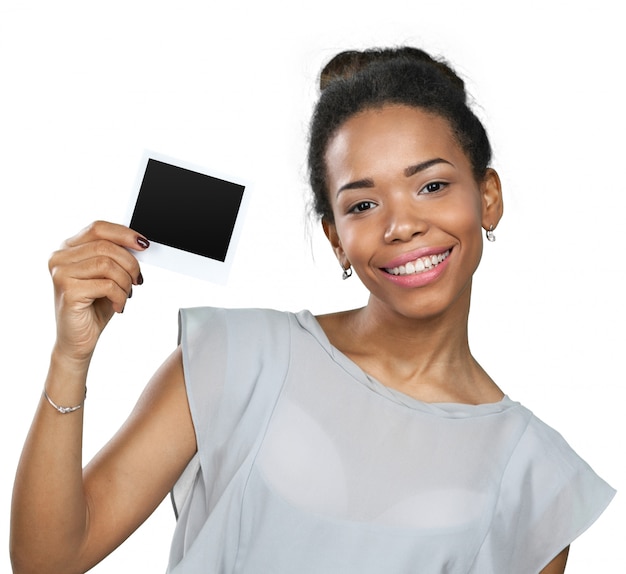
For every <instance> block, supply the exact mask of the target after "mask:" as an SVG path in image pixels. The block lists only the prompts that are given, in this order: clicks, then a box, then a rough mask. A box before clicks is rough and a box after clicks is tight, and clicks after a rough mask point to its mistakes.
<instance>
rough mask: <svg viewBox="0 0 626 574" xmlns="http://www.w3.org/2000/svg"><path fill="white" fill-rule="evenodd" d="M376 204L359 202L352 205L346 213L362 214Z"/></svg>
mask: <svg viewBox="0 0 626 574" xmlns="http://www.w3.org/2000/svg"><path fill="white" fill-rule="evenodd" d="M375 205H376V204H375V203H374V202H373V201H359V203H357V204H355V205H353V206H352V207H351V208H350V209H349V210H348V213H363V212H364V211H367V210H368V209H372V207H374V206H375Z"/></svg>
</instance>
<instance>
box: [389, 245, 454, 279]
mask: <svg viewBox="0 0 626 574" xmlns="http://www.w3.org/2000/svg"><path fill="white" fill-rule="evenodd" d="M449 255H450V250H449V249H447V250H446V251H444V252H443V253H435V254H433V255H425V256H422V257H416V258H415V259H412V260H409V261H407V262H406V263H404V264H401V265H396V266H394V267H384V268H383V269H384V270H385V271H386V272H387V273H389V274H390V275H416V274H418V273H424V272H425V271H428V270H430V269H432V268H433V267H437V266H438V265H439V264H440V263H442V262H443V261H445V260H446V259H447V257H448V256H449Z"/></svg>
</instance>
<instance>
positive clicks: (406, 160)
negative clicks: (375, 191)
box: [326, 105, 469, 179]
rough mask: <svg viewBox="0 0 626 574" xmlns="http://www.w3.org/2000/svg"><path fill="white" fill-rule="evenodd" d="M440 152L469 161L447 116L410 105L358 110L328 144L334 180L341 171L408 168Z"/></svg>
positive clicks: (456, 161)
mask: <svg viewBox="0 0 626 574" xmlns="http://www.w3.org/2000/svg"><path fill="white" fill-rule="evenodd" d="M436 157H439V158H442V159H446V160H447V161H450V162H451V163H453V164H454V165H459V166H460V165H463V166H466V165H467V166H469V161H468V160H467V158H466V157H465V154H464V153H463V151H462V150H461V148H460V146H459V144H458V141H457V139H456V137H455V136H454V134H453V132H452V128H451V127H450V124H449V122H448V121H447V120H446V119H444V118H442V117H441V116H438V115H436V114H434V113H430V112H427V111H425V110H423V109H420V108H413V107H409V106H405V105H385V106H383V107H380V108H372V109H367V110H364V111H362V112H359V113H358V114H356V115H354V116H352V117H351V118H349V119H348V120H346V122H344V124H342V126H341V127H340V128H339V129H338V130H337V132H336V133H335V134H334V135H333V137H332V138H331V139H330V141H329V144H328V147H327V148H326V165H327V168H328V175H329V177H330V178H331V179H332V178H333V174H334V173H335V174H336V173H337V172H338V171H339V172H343V171H345V170H349V171H357V172H359V174H361V172H363V171H371V172H376V171H377V170H378V169H380V168H383V167H384V169H385V170H389V169H394V168H395V167H397V168H398V169H401V170H404V169H405V168H406V167H407V166H408V165H412V164H414V163H416V162H420V161H425V160H429V159H433V158H436ZM368 175H369V174H368Z"/></svg>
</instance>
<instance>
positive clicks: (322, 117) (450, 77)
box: [308, 47, 491, 221]
mask: <svg viewBox="0 0 626 574" xmlns="http://www.w3.org/2000/svg"><path fill="white" fill-rule="evenodd" d="M320 89H321V90H322V93H321V95H320V99H319V101H318V102H317V105H316V106H315V110H314V112H313V118H312V120H311V127H310V134H309V156H308V163H309V181H310V184H311V188H312V190H313V196H314V197H313V199H314V203H313V208H314V210H315V212H316V213H317V214H318V216H320V217H322V218H324V219H327V220H328V221H333V212H332V208H331V205H330V199H329V196H328V189H327V184H326V161H325V154H326V148H327V146H328V143H329V141H330V139H331V138H332V137H333V135H334V134H335V133H336V131H337V130H338V129H339V128H340V127H341V125H343V123H344V122H345V121H346V120H348V119H349V118H351V117H352V116H354V115H355V114H357V113H358V112H361V111H363V110H366V109H371V108H377V107H381V106H383V105H385V104H403V105H407V106H411V107H417V108H422V109H424V110H426V111H428V112H432V113H434V114H436V115H438V116H441V117H442V118H444V119H446V120H447V121H448V122H449V123H450V126H451V128H452V131H453V133H454V135H455V136H456V138H457V140H458V142H459V145H460V146H461V148H462V149H463V151H464V152H465V153H466V154H467V157H468V158H469V160H470V163H471V165H472V170H473V172H474V177H475V178H476V179H477V180H481V179H482V178H483V177H484V175H485V172H486V170H487V167H488V166H489V162H490V161H491V145H490V144H489V138H488V137H487V132H486V131H485V128H484V127H483V125H482V124H481V122H480V120H479V119H478V118H477V117H476V115H475V114H474V113H473V112H472V110H471V109H470V108H469V106H468V103H467V94H466V92H465V84H464V82H463V80H462V79H461V78H459V77H458V76H457V74H456V73H455V72H454V70H453V69H452V68H451V67H450V66H449V65H448V64H446V63H445V62H443V61H437V60H435V59H433V58H432V57H431V56H430V55H428V54H427V53H426V52H424V51H422V50H419V49H417V48H411V47H401V48H389V49H371V50H365V51H362V52H358V51H347V52H341V53H340V54H338V55H337V56H335V57H334V58H333V59H332V60H331V61H330V62H329V63H328V64H327V65H326V66H325V67H324V69H323V70H322V73H321V76H320Z"/></svg>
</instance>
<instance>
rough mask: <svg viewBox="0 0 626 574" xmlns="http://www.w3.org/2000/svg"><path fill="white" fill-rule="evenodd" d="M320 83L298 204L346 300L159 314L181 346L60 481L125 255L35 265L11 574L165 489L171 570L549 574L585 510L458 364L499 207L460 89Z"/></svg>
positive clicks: (126, 284) (89, 540) (518, 410)
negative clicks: (354, 290) (294, 310)
mask: <svg viewBox="0 0 626 574" xmlns="http://www.w3.org/2000/svg"><path fill="white" fill-rule="evenodd" d="M321 83H322V95H321V97H320V101H319V102H318V104H317V107H316V110H315V113H314V117H313V121H312V124H311V141H310V150H309V168H310V178H311V185H312V188H313V191H314V196H315V207H316V210H317V212H318V214H319V216H320V218H321V220H322V224H323V227H324V231H325V233H326V235H327V237H328V239H329V242H330V243H331V246H332V248H333V250H334V252H335V254H336V256H337V259H338V261H339V263H340V265H341V267H342V268H343V276H344V278H347V277H349V276H350V275H351V274H352V272H353V271H354V272H355V273H356V274H357V275H358V276H359V278H360V279H361V281H362V282H363V283H364V284H365V286H366V287H367V288H368V290H369V291H370V298H369V301H368V303H367V305H366V306H365V307H363V308H361V309H353V310H349V311H345V312H341V313H334V314H330V315H324V316H320V317H313V316H312V315H311V314H310V313H308V312H306V311H303V312H300V313H298V314H291V313H281V312H278V311H267V310H223V309H191V310H183V311H181V331H180V343H181V344H180V345H179V347H178V348H177V349H176V350H175V351H174V353H173V354H172V355H171V356H170V357H169V358H168V359H167V360H166V361H165V363H164V364H163V366H162V367H161V368H160V370H159V371H158V372H157V373H156V374H155V375H154V377H153V379H152V380H151V381H150V383H149V384H148V386H147V388H146V390H145V392H144V393H143V395H142V397H141V399H140V400H139V402H138V405H137V407H136V408H135V410H134V412H133V413H132V415H131V416H130V418H129V420H128V421H127V423H126V424H125V425H124V426H123V427H122V429H120V431H119V432H118V433H117V435H116V436H115V437H114V438H113V439H112V440H111V442H110V443H109V444H107V445H106V446H105V447H104V448H103V450H102V451H101V452H100V453H99V454H98V455H97V456H96V457H95V458H94V460H92V461H91V462H90V463H89V464H88V465H87V466H86V468H85V469H84V471H83V469H82V462H81V437H82V414H83V409H82V408H81V406H82V405H83V402H84V400H85V394H86V386H85V381H86V376H87V370H88V365H89V361H90V358H91V356H92V353H93V350H94V347H95V345H96V341H97V339H98V337H99V335H100V333H101V332H102V329H103V328H104V326H105V325H106V324H107V322H108V321H109V319H110V318H111V316H112V315H113V314H114V313H115V312H117V313H121V312H122V311H123V310H124V306H125V304H126V301H127V299H128V298H129V297H130V296H131V294H132V288H133V286H136V285H141V284H142V282H143V280H142V276H141V272H140V269H139V266H138V264H137V261H136V259H135V258H134V257H133V256H132V255H131V253H130V251H129V250H139V251H140V250H144V249H148V248H149V243H148V240H147V239H146V238H145V237H143V236H141V235H139V234H137V233H136V232H134V231H133V230H131V229H128V228H125V227H122V226H119V225H114V224H108V223H103V222H98V223H95V224H93V225H91V226H90V227H88V228H87V229H85V230H83V231H82V232H80V233H79V234H78V235H76V236H75V237H73V238H71V239H69V240H68V241H67V242H66V244H65V245H64V247H63V249H61V250H60V251H58V252H57V253H55V254H54V255H53V256H52V258H51V260H50V270H51V273H52V277H53V281H54V286H55V294H56V314H57V315H56V316H57V325H58V327H57V339H56V343H55V346H54V350H53V353H52V360H51V365H50V371H49V374H48V378H47V380H46V382H45V391H44V395H43V396H42V399H41V402H40V404H39V407H38V410H37V414H36V416H35V420H34V423H33V426H32V429H31V431H30V434H29V437H28V439H27V442H26V445H25V447H24V453H23V456H22V460H21V462H20V466H19V469H18V475H17V480H16V485H15V491H14V510H13V516H12V556H13V561H14V568H15V571H16V572H44V571H45V572H64V573H68V572H84V571H85V570H87V569H88V568H90V567H91V566H93V565H94V564H96V563H97V562H98V561H99V560H101V559H102V558H103V557H104V556H106V555H107V554H108V553H109V552H111V551H112V550H113V549H114V548H115V547H116V546H117V545H119V544H120V543H121V542H122V541H123V540H124V539H125V538H126V537H127V536H128V535H129V534H130V533H131V532H132V531H133V530H134V529H135V528H137V527H138V526H139V525H140V524H141V523H142V521H143V520H145V518H146V517H147V516H149V514H150V513H151V512H152V511H153V510H154V508H156V506H157V505H158V504H159V503H160V501H161V500H162V499H163V498H164V496H165V495H166V494H167V493H168V492H169V491H170V490H172V491H173V498H174V503H175V508H176V511H177V517H178V524H177V528H176V532H175V535H174V541H173V544H172V550H171V558H170V565H169V571H170V572H172V573H183V572H185V573H187V572H194V573H195V572H212V573H214V572H254V573H259V572H272V573H293V572H299V573H309V572H311V573H313V572H324V573H329V572H342V573H344V572H359V573H367V572H372V573H374V572H377V573H378V572H383V571H384V572H402V573H404V572H420V573H421V572H428V573H431V572H432V573H435V572H437V573H439V572H449V573H453V572H465V573H466V572H472V573H480V574H484V573H492V572H493V573H499V574H500V573H502V572H507V573H529V574H530V573H532V574H534V573H537V572H543V573H548V574H551V573H557V572H563V571H564V569H565V562H566V558H567V553H568V548H569V544H570V543H571V541H572V540H573V539H574V538H575V537H576V536H578V534H580V533H581V532H582V531H583V530H584V529H586V528H587V527H588V526H589V525H590V524H591V523H592V522H593V521H594V520H595V519H596V518H597V516H598V515H599V514H600V513H601V512H602V511H603V510H604V508H605V507H606V505H607V504H608V503H609V501H610V499H611V498H612V496H613V494H614V491H613V490H612V489H611V488H610V487H609V486H608V485H607V484H606V483H605V482H604V481H602V480H601V479H600V478H598V477H597V476H596V475H595V474H594V473H593V471H592V470H591V469H590V468H589V467H588V466H587V465H586V464H585V463H584V461H582V460H581V459H580V458H579V457H578V456H577V455H576V454H575V453H574V452H573V451H572V450H571V449H570V448H569V446H568V445H567V444H566V443H565V442H564V441H563V439H562V438H561V437H560V436H559V435H558V434H557V433H556V432H555V431H553V430H552V429H550V428H549V427H547V426H546V425H545V424H543V423H542V422H541V421H539V420H538V419H537V418H536V417H534V416H533V415H532V413H531V412H530V411H528V410H527V409H525V408H524V407H522V406H521V405H519V404H518V403H515V402H513V401H512V400H511V399H509V398H508V397H507V396H506V395H504V393H503V392H502V391H501V390H500V388H499V387H498V386H497V385H496V384H495V383H494V381H493V380H492V379H491V378H490V377H489V376H488V375H487V373H486V372H485V371H484V370H483V369H482V368H481V367H480V365H479V364H478V363H477V361H476V360H475V359H474V358H473V356H472V355H471V353H470V349H469V344H468V338H467V321H468V313H469V306H470V292H471V285H472V277H473V274H474V272H475V270H476V268H477V266H478V263H479V261H480V257H481V253H482V244H483V239H482V230H485V232H486V236H487V239H489V240H493V239H494V230H495V228H496V227H497V225H498V222H499V220H500V218H501V216H502V194H501V186H500V180H499V178H498V175H497V174H496V172H495V171H494V170H493V169H492V168H490V167H489V162H490V159H491V151H490V145H489V141H488V139H487V135H486V133H485V130H484V129H483V126H482V125H481V124H480V122H479V120H478V119H477V118H476V116H475V115H474V114H473V113H472V112H471V110H470V109H469V107H468V106H467V103H466V94H465V91H464V86H463V82H462V80H460V79H459V78H458V77H457V76H456V74H455V73H454V72H453V71H452V70H451V69H450V68H449V67H448V66H447V65H445V64H444V63H441V62H437V61H435V60H433V59H432V58H431V57H430V56H428V55H427V54H425V53H424V52H422V51H420V50H416V49H412V48H401V49H396V50H380V51H376V50H374V51H367V52H346V53H342V54H340V55H338V56H337V57H336V58H335V59H333V60H332V61H331V62H330V63H329V64H328V66H327V67H326V68H325V70H324V71H323V72H322V82H321ZM35 520H36V522H37V525H38V527H37V531H36V533H35V534H33V531H32V529H31V528H30V526H31V525H32V523H33V522H34V521H35Z"/></svg>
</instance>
